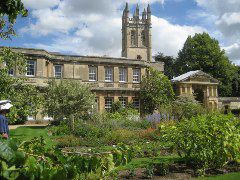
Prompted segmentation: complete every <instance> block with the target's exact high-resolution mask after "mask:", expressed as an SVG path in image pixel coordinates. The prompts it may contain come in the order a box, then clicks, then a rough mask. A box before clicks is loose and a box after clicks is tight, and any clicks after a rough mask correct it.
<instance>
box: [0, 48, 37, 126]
mask: <svg viewBox="0 0 240 180" xmlns="http://www.w3.org/2000/svg"><path fill="white" fill-rule="evenodd" d="M9 71H14V72H16V71H18V72H19V73H20V74H24V73H25V71H26V57H25V56H24V55H23V54H21V53H16V52H14V51H12V50H11V49H9V48H2V49H1V52H0V77H1V78H0V100H3V99H9V100H11V101H12V103H13V105H14V106H13V108H11V113H10V114H9V116H10V123H15V124H16V123H24V122H25V121H26V116H28V115H35V114H36V113H37V109H38V108H39V107H40V106H41V95H40V94H39V91H38V90H37V88H36V87H35V86H33V85H30V84H27V83H26V82H27V80H26V79H25V78H17V77H15V76H10V75H9Z"/></svg>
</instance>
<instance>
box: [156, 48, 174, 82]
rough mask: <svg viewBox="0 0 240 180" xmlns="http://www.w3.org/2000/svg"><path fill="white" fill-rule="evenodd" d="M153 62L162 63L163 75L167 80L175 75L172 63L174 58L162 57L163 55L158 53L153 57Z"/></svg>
mask: <svg viewBox="0 0 240 180" xmlns="http://www.w3.org/2000/svg"><path fill="white" fill-rule="evenodd" d="M155 61H160V62H164V74H165V75H166V76H167V77H168V78H169V79H172V78H173V77H174V76H175V75H176V74H175V69H174V62H175V59H174V57H172V56H164V54H163V53H158V54H157V55H156V56H155Z"/></svg>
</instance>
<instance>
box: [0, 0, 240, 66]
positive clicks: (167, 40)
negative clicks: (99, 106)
mask: <svg viewBox="0 0 240 180" xmlns="http://www.w3.org/2000/svg"><path fill="white" fill-rule="evenodd" d="M22 1H23V3H24V5H25V7H26V8H27V9H28V10H29V16H28V17H26V18H21V17H19V18H18V19H17V22H16V24H15V29H16V32H17V37H13V38H12V40H1V41H0V45H1V46H2V45H3V46H14V47H24V48H38V49H45V50H47V51H50V52H59V53H62V54H73V55H97V56H104V55H106V56H113V57H120V56H121V38H122V37H121V36H122V35H121V26H122V23H121V21H122V19H121V17H122V11H123V9H124V6H125V3H126V2H128V3H129V5H130V10H131V14H133V13H134V9H135V7H136V4H137V3H138V4H139V6H140V10H141V11H142V10H143V9H144V8H146V7H147V4H148V3H149V4H150V5H151V9H152V37H153V38H152V41H153V55H155V54H157V53H159V52H161V53H163V54H164V55H167V56H174V57H176V56H177V54H178V52H179V50H181V48H182V47H183V44H184V42H185V41H186V38H187V37H188V36H193V35H194V34H195V33H202V32H207V33H209V34H210V36H211V37H213V38H215V39H217V40H218V41H219V43H220V46H221V48H222V49H224V50H225V52H226V54H227V56H228V57H229V58H230V60H231V61H232V62H233V63H235V64H239V65H240V0H38V1H36V0H22Z"/></svg>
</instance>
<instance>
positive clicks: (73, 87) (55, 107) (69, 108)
mask: <svg viewBox="0 0 240 180" xmlns="http://www.w3.org/2000/svg"><path fill="white" fill-rule="evenodd" d="M94 103H95V95H94V94H93V93H91V91H90V88H89V87H88V86H87V85H83V84H80V83H79V82H76V81H70V80H68V81H64V80H62V81H60V82H59V83H58V82H56V81H51V82H49V86H48V87H47V88H46V93H45V105H44V108H45V111H46V113H47V114H48V115H50V116H52V117H54V119H55V120H61V118H71V117H72V116H74V118H81V117H83V116H85V115H87V114H88V112H90V111H91V110H92V106H93V105H94Z"/></svg>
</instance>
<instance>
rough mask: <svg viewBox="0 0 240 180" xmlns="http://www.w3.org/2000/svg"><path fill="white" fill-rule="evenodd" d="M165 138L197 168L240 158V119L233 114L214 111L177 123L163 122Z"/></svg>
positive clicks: (161, 127) (162, 127)
mask: <svg viewBox="0 0 240 180" xmlns="http://www.w3.org/2000/svg"><path fill="white" fill-rule="evenodd" d="M160 134H161V135H162V140H163V141H168V142H170V143H171V146H172V147H173V148H174V149H175V150H176V151H177V152H178V154H179V155H180V156H182V157H184V158H185V159H186V160H187V162H191V163H193V165H194V166H196V167H197V168H203V169H204V168H219V167H223V166H224V165H225V164H226V163H228V162H229V161H237V162H240V151H239V150H240V123H239V119H236V118H235V117H234V116H233V115H232V114H230V115H223V114H220V113H212V114H207V115H201V116H197V117H192V118H191V119H190V120H186V119H185V120H183V121H181V122H178V123H175V124H170V125H166V124H161V125H160Z"/></svg>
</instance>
